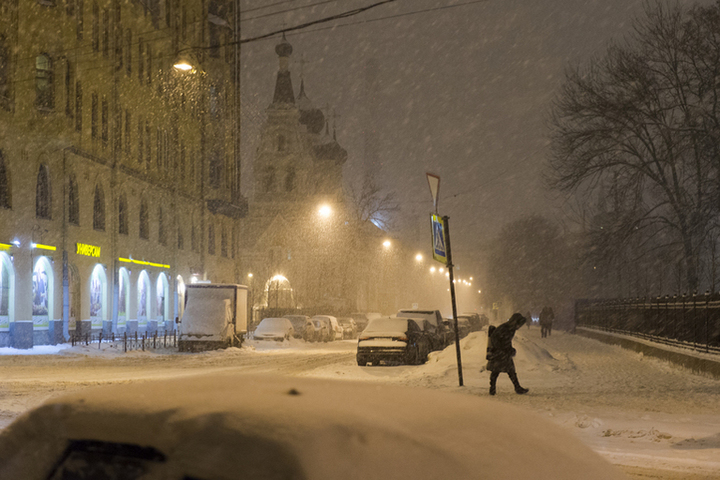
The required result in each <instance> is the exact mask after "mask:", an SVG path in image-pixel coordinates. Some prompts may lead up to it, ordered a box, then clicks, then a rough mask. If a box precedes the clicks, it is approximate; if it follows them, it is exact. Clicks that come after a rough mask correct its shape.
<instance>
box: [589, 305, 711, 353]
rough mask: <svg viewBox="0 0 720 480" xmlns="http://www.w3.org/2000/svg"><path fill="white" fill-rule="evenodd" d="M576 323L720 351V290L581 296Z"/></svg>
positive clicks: (656, 340) (699, 349)
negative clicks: (601, 297)
mask: <svg viewBox="0 0 720 480" xmlns="http://www.w3.org/2000/svg"><path fill="white" fill-rule="evenodd" d="M575 324H576V325H577V326H582V327H591V328H596V329H599V330H604V331H608V332H615V333H621V334H625V335H632V336H636V337H640V338H644V339H646V340H650V341H653V342H658V343H663V344H666V345H673V346H677V347H683V348H689V349H692V350H696V351H701V352H706V353H716V354H720V294H710V293H705V294H691V295H687V294H686V295H674V296H672V297H671V296H669V295H666V296H664V297H656V298H634V299H633V298H629V299H612V300H577V301H576V302H575Z"/></svg>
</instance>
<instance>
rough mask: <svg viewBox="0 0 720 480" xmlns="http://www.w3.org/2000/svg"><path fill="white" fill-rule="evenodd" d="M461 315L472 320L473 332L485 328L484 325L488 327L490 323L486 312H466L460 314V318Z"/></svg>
mask: <svg viewBox="0 0 720 480" xmlns="http://www.w3.org/2000/svg"><path fill="white" fill-rule="evenodd" d="M461 316H462V317H467V319H468V320H469V321H470V331H471V332H479V331H480V330H482V329H483V327H487V326H488V325H490V319H489V318H488V317H487V315H485V314H478V313H474V312H464V313H461V314H460V315H458V318H460V317H461Z"/></svg>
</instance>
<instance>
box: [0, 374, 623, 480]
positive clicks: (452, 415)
mask: <svg viewBox="0 0 720 480" xmlns="http://www.w3.org/2000/svg"><path fill="white" fill-rule="evenodd" d="M432 405H442V406H443V407H442V408H434V409H432V414H428V406H432ZM0 478H1V479H3V480H4V479H7V480H46V479H96V478H103V479H108V480H119V479H131V480H132V479H172V480H176V479H177V480H179V479H191V478H192V479H214V480H235V479H239V478H247V479H256V480H257V479H263V480H270V479H304V480H336V479H346V478H347V479H350V478H353V479H355V478H363V479H375V478H382V479H386V480H401V479H408V478H410V479H413V480H431V479H432V480H437V479H453V480H470V479H473V480H475V479H478V478H488V479H493V480H531V479H532V480H578V479H582V480H611V479H613V480H619V479H623V478H625V477H624V476H623V475H622V473H620V472H619V471H617V470H615V469H614V467H612V466H611V465H610V464H609V463H607V462H606V461H605V460H603V459H602V458H601V457H600V456H599V455H598V454H596V453H594V452H593V451H592V450H590V449H589V448H588V447H586V446H584V445H583V444H582V443H581V442H579V441H577V439H576V437H575V436H573V435H572V434H571V433H569V432H568V431H566V430H564V429H563V428H562V427H559V426H556V425H554V424H552V423H550V422H548V421H547V420H545V419H543V418H541V417H540V416H539V415H537V414H535V413H533V412H530V411H529V410H524V409H520V408H518V407H514V406H512V405H508V404H505V403H503V402H497V401H491V400H488V399H484V398H480V397H478V396H476V395H466V394H458V393H443V392H439V391H435V390H430V389H417V388H400V387H394V386H389V385H382V386H379V385H377V384H367V383H359V382H345V381H343V382H338V381H336V380H321V379H312V378H292V377H280V376H272V375H257V376H254V375H246V374H242V373H235V372H215V373H204V374H202V375H193V376H183V377H180V378H171V379H164V380H147V381H141V382H133V383H125V382H123V383H122V384H115V385H106V386H100V387H95V388H89V389H83V390H82V391H78V392H75V393H71V394H68V395H65V396H62V397H56V398H52V399H50V400H48V401H47V402H46V403H45V404H43V405H41V406H39V407H36V408H34V409H32V410H31V411H29V412H27V413H26V414H24V415H23V416H22V417H20V418H19V419H17V420H16V421H15V422H13V423H12V424H10V425H9V426H8V427H7V428H5V429H4V430H2V432H0Z"/></svg>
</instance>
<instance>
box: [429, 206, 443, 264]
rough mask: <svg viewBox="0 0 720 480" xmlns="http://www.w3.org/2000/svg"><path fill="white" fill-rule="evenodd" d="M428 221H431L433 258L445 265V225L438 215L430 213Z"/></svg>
mask: <svg viewBox="0 0 720 480" xmlns="http://www.w3.org/2000/svg"><path fill="white" fill-rule="evenodd" d="M430 222H431V223H432V246H433V258H434V259H435V260H437V261H438V262H440V263H442V264H443V265H447V253H446V250H445V227H444V223H443V220H442V218H440V217H439V216H438V215H431V216H430Z"/></svg>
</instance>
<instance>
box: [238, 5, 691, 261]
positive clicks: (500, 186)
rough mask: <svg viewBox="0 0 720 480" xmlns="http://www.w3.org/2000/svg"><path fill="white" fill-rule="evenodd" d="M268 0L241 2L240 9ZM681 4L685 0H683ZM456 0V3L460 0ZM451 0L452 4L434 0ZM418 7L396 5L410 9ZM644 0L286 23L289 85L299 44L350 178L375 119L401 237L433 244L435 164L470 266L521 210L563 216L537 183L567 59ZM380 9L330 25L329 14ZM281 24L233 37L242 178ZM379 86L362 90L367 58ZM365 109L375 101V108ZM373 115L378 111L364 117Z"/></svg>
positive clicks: (604, 42) (581, 56) (594, 43)
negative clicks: (239, 58) (331, 116)
mask: <svg viewBox="0 0 720 480" xmlns="http://www.w3.org/2000/svg"><path fill="white" fill-rule="evenodd" d="M270 3H276V2H274V1H273V2H270V1H261V0H254V1H245V2H243V3H242V5H243V8H245V9H251V8H256V7H258V6H262V5H267V4H270ZM311 3H318V2H317V1H315V0H301V1H292V2H287V3H283V4H281V5H277V6H275V7H273V8H268V9H262V10H256V11H254V12H248V13H246V14H243V17H242V18H246V19H250V18H251V17H255V16H258V15H262V14H267V13H271V12H274V11H278V10H284V9H289V8H296V7H299V6H302V5H307V4H311ZM371 3H375V0H347V1H342V0H338V1H335V2H329V3H327V4H323V5H319V6H316V7H313V8H309V9H302V10H296V11H293V12H287V13H285V14H282V15H276V16H270V17H266V18H261V19H255V20H247V21H244V22H243V23H242V28H243V32H242V37H243V38H248V37H253V36H256V35H259V34H262V33H266V32H268V31H273V30H276V29H279V28H283V27H284V26H285V27H288V26H293V25H297V24H300V23H303V22H306V21H310V20H314V19H317V18H322V17H324V16H328V15H333V14H336V13H339V12H341V11H345V10H350V9H352V8H357V7H360V6H364V5H369V4H371ZM687 3H690V2H687ZM463 4H464V5H463ZM451 5H457V6H455V7H452V8H442V9H437V8H438V7H443V6H451ZM427 9H436V10H431V11H428V12H425V13H418V14H412V15H404V16H399V15H403V14H405V13H408V12H414V11H419V10H427ZM642 11H643V0H582V1H574V0H487V1H481V2H478V1H474V2H473V1H470V0H397V1H396V2H395V3H393V4H389V5H384V6H380V7H378V8H375V9H373V10H371V11H368V12H365V13H363V14H360V15H358V16H355V17H352V18H349V19H346V20H341V21H337V22H333V23H328V24H324V25H318V26H314V27H310V28H308V29H307V31H305V32H303V33H297V34H289V35H288V36H287V38H288V41H289V42H290V43H291V44H292V45H293V47H294V53H293V56H292V57H291V64H290V69H291V71H292V74H293V84H294V87H295V93H296V95H297V92H298V90H299V86H300V70H301V62H300V60H301V56H302V55H304V59H305V64H304V68H303V70H304V78H305V87H306V92H307V95H308V96H309V97H310V99H311V100H312V101H313V102H314V104H315V105H316V106H321V107H324V105H325V104H326V103H329V104H330V108H331V109H332V108H335V110H336V112H337V114H338V115H339V117H338V118H337V128H338V130H337V138H338V141H339V142H340V144H341V145H342V146H343V147H345V148H346V149H347V150H348V153H349V159H348V162H347V163H346V165H345V179H346V182H351V181H353V179H357V178H360V176H361V173H362V172H363V169H364V168H365V167H364V162H365V156H366V155H365V139H364V133H363V132H364V129H365V128H366V126H367V125H369V124H373V125H376V131H377V135H378V136H377V138H378V143H377V150H378V158H379V163H380V166H379V168H376V169H375V170H377V175H378V179H379V182H380V183H381V184H382V186H383V187H384V188H386V189H387V190H393V191H396V192H397V198H398V200H399V203H400V207H401V212H400V214H399V215H398V224H397V226H398V228H397V229H396V231H395V232H391V233H396V234H397V235H398V236H399V237H400V238H402V239H403V240H404V241H406V242H408V243H409V244H411V245H413V246H417V247H418V248H423V249H425V250H428V251H429V250H430V246H429V239H430V232H429V220H428V218H427V214H428V213H429V212H430V211H431V210H432V202H431V197H430V193H429V188H428V186H427V182H426V179H425V172H426V171H431V172H434V173H436V174H438V175H440V177H441V185H440V213H441V214H442V215H449V216H450V226H451V232H452V240H453V250H454V252H455V263H456V265H458V266H459V267H460V268H462V266H463V265H467V268H468V269H475V268H476V267H477V265H476V262H477V261H478V260H479V257H478V255H479V249H480V248H481V247H482V245H483V244H485V243H486V242H487V241H488V240H490V239H491V238H492V237H493V236H495V235H496V234H497V233H498V231H499V230H500V228H501V227H502V225H503V224H505V223H506V222H508V221H511V220H513V219H515V218H518V217H519V216H522V215H524V214H531V213H539V214H542V215H545V216H547V217H548V218H551V219H553V220H557V221H559V222H563V223H564V224H565V225H566V226H567V227H569V228H572V225H571V224H570V223H569V222H568V221H567V219H565V217H564V215H563V213H562V210H563V201H562V200H561V199H560V198H558V196H557V194H556V193H554V192H551V191H548V190H547V189H546V187H545V186H544V182H543V179H542V173H543V172H544V171H545V160H546V158H547V154H548V140H547V129H546V127H545V122H546V118H547V116H548V112H549V106H550V103H551V101H552V99H553V97H554V95H556V94H557V92H558V90H559V87H560V85H561V84H562V80H563V75H564V70H565V69H566V68H567V67H568V66H570V65H572V64H577V63H584V62H587V61H588V60H589V59H590V58H592V57H593V56H594V55H601V54H602V53H603V52H604V51H605V48H606V47H607V46H608V45H609V44H610V42H613V41H615V42H622V41H623V36H624V35H627V34H628V33H629V32H630V31H631V30H632V22H633V18H635V17H636V16H637V15H640V14H642ZM388 16H397V17H395V18H389V19H386V20H379V21H372V22H367V23H359V24H355V25H350V26H345V27H338V28H334V29H331V28H329V25H333V24H336V25H341V24H345V23H357V22H362V21H364V20H372V19H377V18H380V17H388ZM278 40H279V37H277V38H273V39H269V40H263V41H258V42H253V43H248V44H245V45H243V54H242V55H243V67H242V68H243V73H242V79H243V85H242V92H243V97H242V102H243V106H242V107H243V118H242V119H243V125H242V128H243V161H244V166H243V175H244V178H243V185H244V187H245V192H246V195H247V194H248V190H247V189H248V188H249V187H250V185H251V183H250V181H249V180H250V178H251V175H252V172H251V159H252V158H253V155H254V151H255V149H256V148H257V138H258V137H257V136H258V132H259V128H260V126H261V122H262V120H263V119H264V109H265V108H266V107H267V106H268V104H269V103H270V102H271V100H272V92H273V85H274V78H275V72H276V71H277V56H276V55H275V52H274V46H275V44H277V43H278ZM369 61H371V62H375V63H376V65H377V91H376V93H375V94H374V95H372V96H368V95H367V93H366V92H367V88H366V85H367V82H366V81H365V78H366V75H365V70H366V65H367V64H368V62H369ZM373 112H374V113H373ZM372 118H374V120H372V121H371V120H369V119H372Z"/></svg>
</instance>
